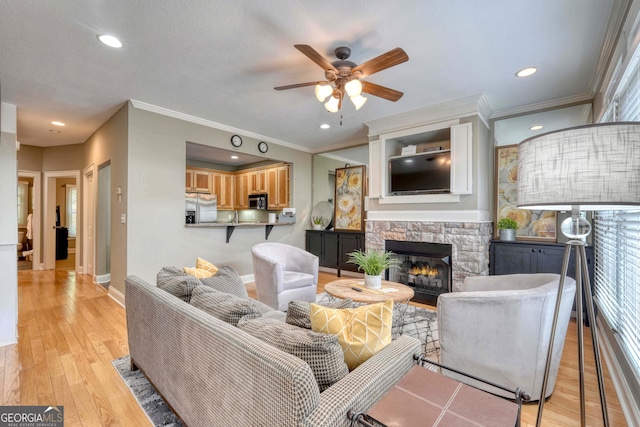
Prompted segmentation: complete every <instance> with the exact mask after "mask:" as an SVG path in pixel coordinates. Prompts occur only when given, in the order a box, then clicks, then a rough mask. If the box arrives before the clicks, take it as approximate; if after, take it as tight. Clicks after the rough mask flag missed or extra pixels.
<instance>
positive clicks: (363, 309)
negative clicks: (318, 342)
mask: <svg viewBox="0 0 640 427" xmlns="http://www.w3.org/2000/svg"><path fill="white" fill-rule="evenodd" d="M310 317H311V329H312V330H313V331H316V332H323V333H325V334H332V335H337V336H338V342H339V343H340V346H341V347H342V351H343V352H344V361H345V362H346V363H347V366H348V367H349V370H350V371H352V370H354V369H355V368H356V367H358V366H359V365H360V364H361V363H363V362H364V361H365V360H367V359H368V358H370V357H371V356H373V355H374V354H376V353H377V352H378V351H380V350H382V349H383V348H384V347H386V346H387V345H388V344H389V343H390V342H391V322H392V321H393V301H392V300H389V301H387V302H384V303H382V302H381V303H377V304H369V305H363V306H360V307H357V308H345V309H336V308H327V307H322V306H321V305H317V304H311V315H310Z"/></svg>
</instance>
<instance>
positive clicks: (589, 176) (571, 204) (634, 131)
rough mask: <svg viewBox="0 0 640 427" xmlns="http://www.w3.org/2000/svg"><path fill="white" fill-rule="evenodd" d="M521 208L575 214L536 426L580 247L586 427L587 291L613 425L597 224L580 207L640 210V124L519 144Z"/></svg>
mask: <svg viewBox="0 0 640 427" xmlns="http://www.w3.org/2000/svg"><path fill="white" fill-rule="evenodd" d="M518 207H519V208H525V209H536V210H556V211H571V217H569V218H567V219H566V220H564V221H563V223H562V225H561V227H560V229H561V230H562V232H563V234H564V235H565V236H567V237H568V238H570V239H571V240H570V241H569V242H567V244H566V248H565V252H564V259H563V263H562V271H561V278H560V282H559V286H558V297H557V301H556V306H555V312H554V317H553V323H552V329H551V335H550V338H549V349H548V353H547V363H546V367H545V371H544V379H543V382H542V393H541V394H540V404H539V407H538V418H537V422H536V426H538V427H539V426H540V425H541V422H542V411H543V408H544V400H545V394H546V389H547V382H548V378H549V368H550V365H551V356H552V351H553V341H554V338H555V331H556V326H557V323H558V312H559V308H560V301H561V298H562V291H563V287H564V281H565V278H566V277H567V269H568V265H569V257H570V254H571V249H572V248H575V255H576V256H575V265H576V275H575V280H576V318H577V319H576V320H577V324H578V363H579V366H578V371H579V375H580V417H581V418H580V420H581V425H582V426H585V425H586V406H585V391H584V345H583V325H582V323H583V322H582V293H583V292H584V296H585V304H586V311H587V319H588V320H589V325H590V326H591V328H590V330H591V339H592V341H593V352H594V357H595V365H596V374H597V377H598V387H599V391H600V405H601V407H602V418H603V421H604V425H605V426H609V417H608V414H607V403H606V397H605V391H604V379H603V375H602V363H601V361H600V352H599V349H598V339H597V333H596V322H595V314H594V306H593V296H592V293H591V285H590V283H589V274H588V271H587V262H586V255H585V249H584V247H585V243H584V240H585V239H584V238H585V237H586V236H588V235H589V233H590V232H591V224H589V222H588V221H587V220H586V219H584V218H582V217H581V216H580V211H591V210H626V209H639V208H640V122H624V123H623V122H620V123H604V124H595V125H587V126H579V127H575V128H570V129H563V130H560V131H556V132H549V133H546V134H543V135H539V136H536V137H533V138H529V139H527V140H524V141H522V142H521V143H520V144H519V145H518Z"/></svg>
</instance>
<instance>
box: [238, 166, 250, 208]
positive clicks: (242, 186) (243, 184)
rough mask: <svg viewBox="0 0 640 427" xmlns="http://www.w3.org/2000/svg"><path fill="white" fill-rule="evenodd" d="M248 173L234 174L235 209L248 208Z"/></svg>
mask: <svg viewBox="0 0 640 427" xmlns="http://www.w3.org/2000/svg"><path fill="white" fill-rule="evenodd" d="M250 175H251V174H249V173H240V174H236V203H235V208H236V209H249V179H250Z"/></svg>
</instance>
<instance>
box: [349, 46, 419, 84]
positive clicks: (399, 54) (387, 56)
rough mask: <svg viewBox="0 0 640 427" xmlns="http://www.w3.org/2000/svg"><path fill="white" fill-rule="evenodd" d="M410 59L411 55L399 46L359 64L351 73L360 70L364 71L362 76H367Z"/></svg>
mask: <svg viewBox="0 0 640 427" xmlns="http://www.w3.org/2000/svg"><path fill="white" fill-rule="evenodd" d="M408 60H409V56H408V55H407V53H406V52H405V51H404V50H402V49H401V48H399V47H397V48H395V49H392V50H390V51H389V52H387V53H383V54H382V55H380V56H378V57H375V58H373V59H372V60H370V61H367V62H365V63H364V64H360V65H358V66H357V67H355V68H354V69H353V70H351V73H352V74H353V73H355V72H357V71H360V72H361V73H362V76H361V77H367V76H370V75H371V74H373V73H377V72H378V71H382V70H386V69H387V68H391V67H393V66H395V65H398V64H402V63H403V62H406V61H408Z"/></svg>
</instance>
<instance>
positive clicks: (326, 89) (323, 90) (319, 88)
mask: <svg viewBox="0 0 640 427" xmlns="http://www.w3.org/2000/svg"><path fill="white" fill-rule="evenodd" d="M332 93H333V87H331V85H329V84H326V83H325V84H323V83H318V84H317V85H316V98H317V99H318V101H320V102H324V100H325V99H327V97H328V96H329V95H331V94H332Z"/></svg>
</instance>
